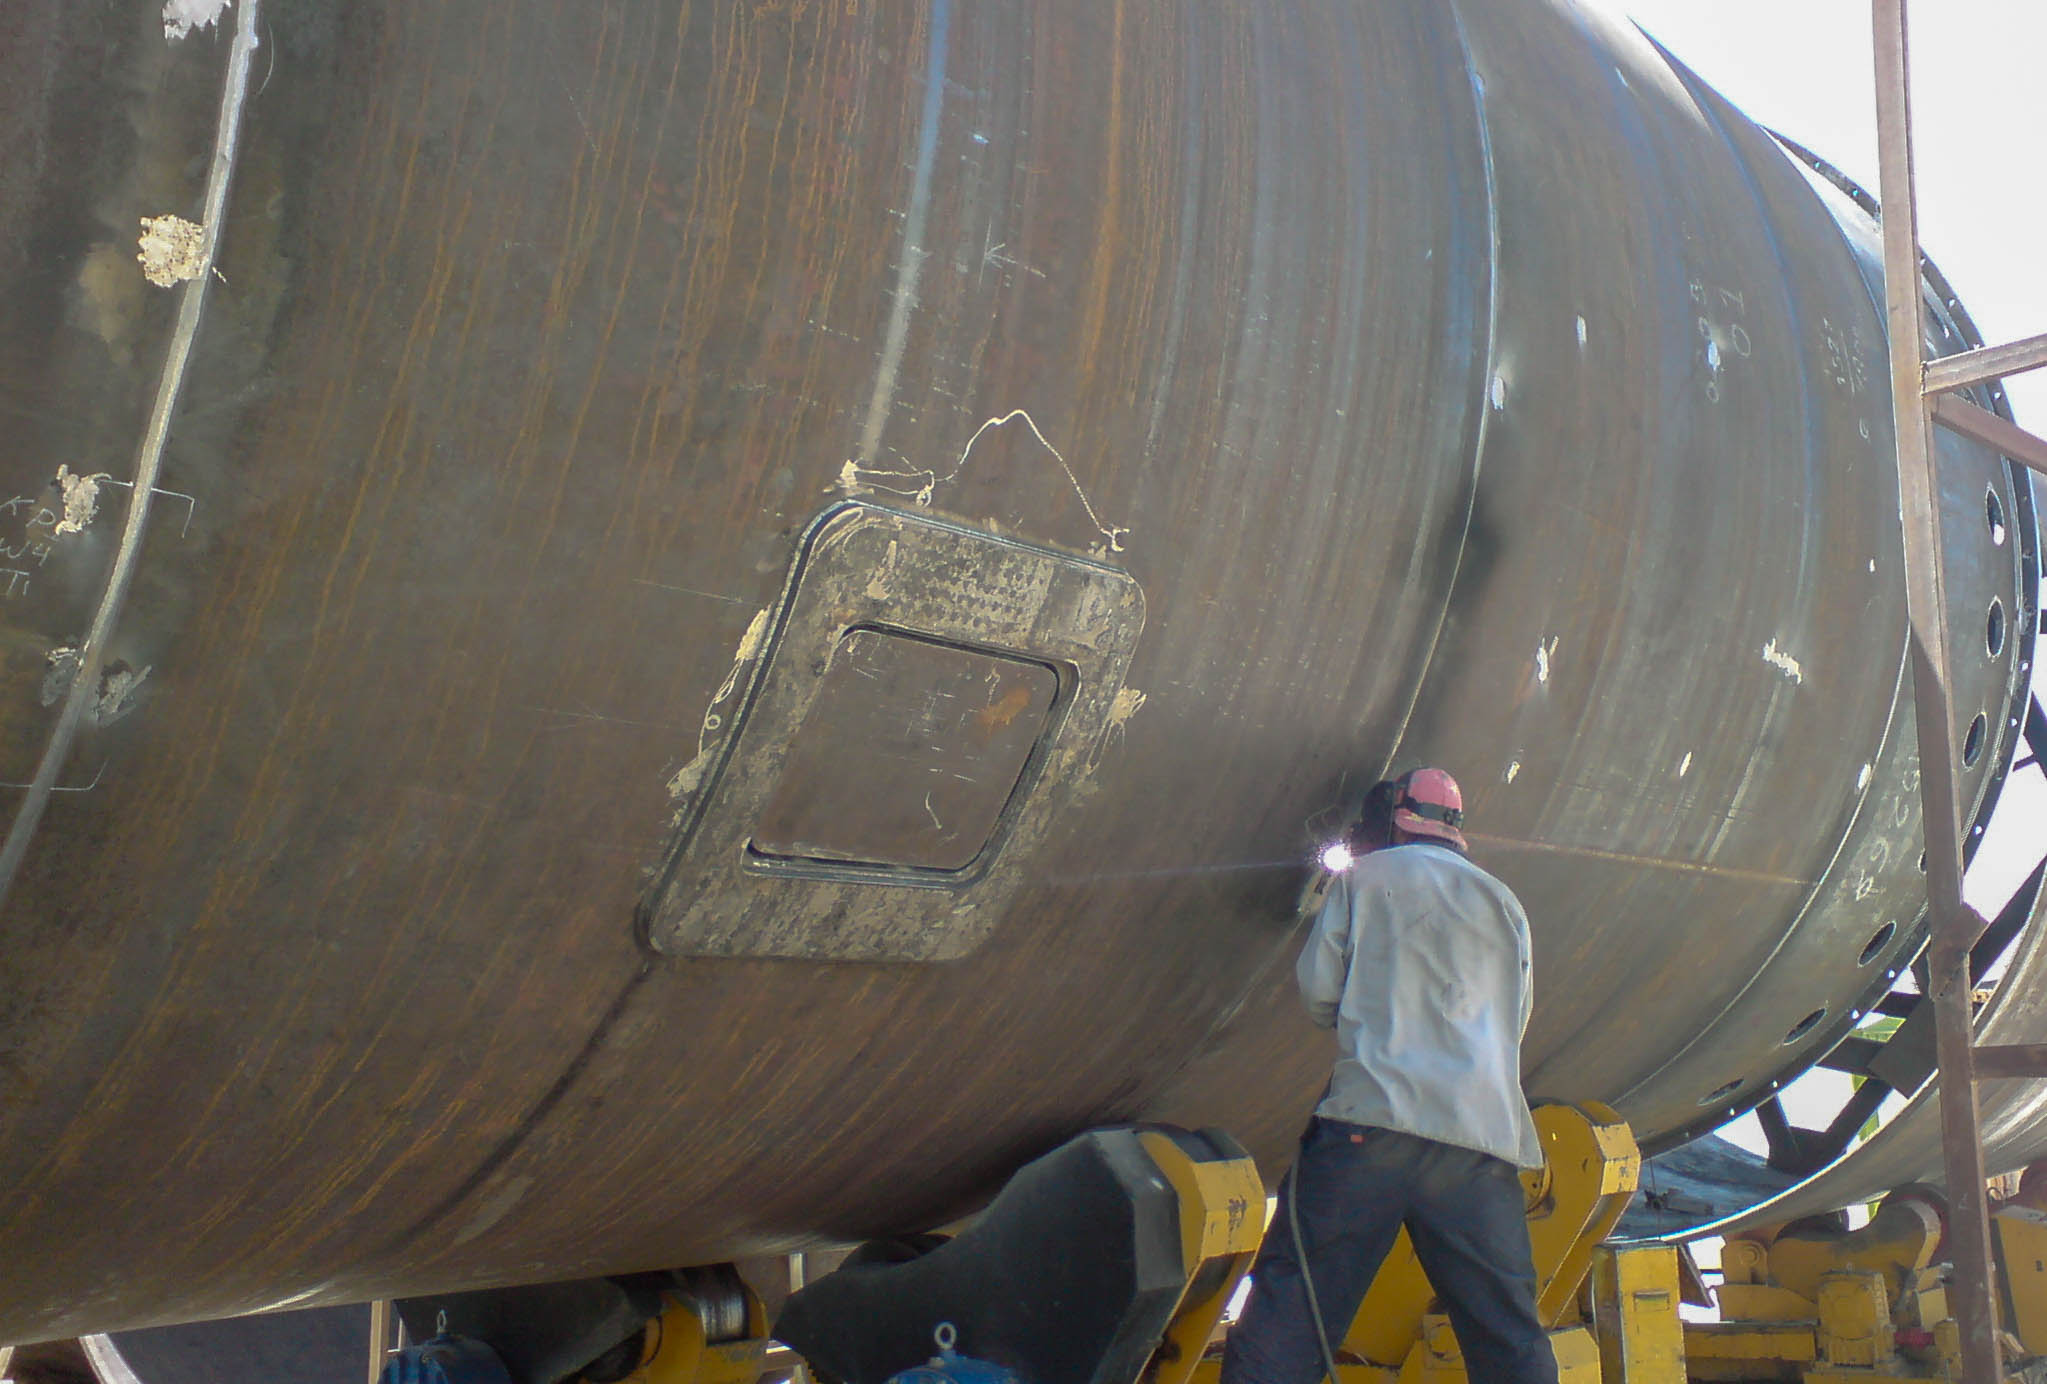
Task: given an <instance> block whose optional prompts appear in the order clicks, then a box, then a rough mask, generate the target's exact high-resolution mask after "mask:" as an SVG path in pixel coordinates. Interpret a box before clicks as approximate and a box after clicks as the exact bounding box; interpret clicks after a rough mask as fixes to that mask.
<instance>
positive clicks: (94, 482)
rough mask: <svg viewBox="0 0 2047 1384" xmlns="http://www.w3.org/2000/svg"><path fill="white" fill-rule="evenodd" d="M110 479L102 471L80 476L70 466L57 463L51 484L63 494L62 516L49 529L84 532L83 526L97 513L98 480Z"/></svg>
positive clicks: (61, 531)
mask: <svg viewBox="0 0 2047 1384" xmlns="http://www.w3.org/2000/svg"><path fill="white" fill-rule="evenodd" d="M109 479H111V478H110V477H109V476H108V475H107V474H106V472H104V471H102V472H100V473H99V474H98V475H95V476H81V475H79V474H77V473H76V472H75V471H73V470H72V469H71V468H70V467H68V466H64V465H61V464H60V465H59V466H58V467H57V479H56V480H55V481H54V482H53V484H54V485H55V486H56V487H57V489H58V490H60V491H62V492H63V495H64V517H63V518H61V519H59V520H58V521H57V526H56V527H55V528H54V529H51V530H50V532H51V533H53V534H66V533H84V532H85V526H86V525H87V524H90V523H91V522H92V519H93V516H94V515H95V514H97V513H99V507H100V482H102V481H105V480H109Z"/></svg>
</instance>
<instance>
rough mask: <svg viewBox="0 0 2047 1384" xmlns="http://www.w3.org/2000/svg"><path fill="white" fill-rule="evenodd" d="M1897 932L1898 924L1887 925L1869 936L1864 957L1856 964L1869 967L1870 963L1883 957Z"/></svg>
mask: <svg viewBox="0 0 2047 1384" xmlns="http://www.w3.org/2000/svg"><path fill="white" fill-rule="evenodd" d="M1897 932H1898V925H1897V924H1896V923H1885V924H1884V925H1883V926H1882V927H1880V928H1878V929H1877V930H1876V931H1875V932H1872V933H1871V934H1869V940H1868V941H1867V942H1865V943H1863V945H1862V955H1861V956H1859V957H1857V958H1856V959H1855V964H1856V965H1858V966H1867V965H1868V964H1869V963H1870V962H1872V961H1874V960H1876V959H1877V958H1878V957H1879V956H1882V955H1883V953H1884V948H1885V947H1888V946H1889V945H1890V944H1891V938H1892V937H1894V936H1896V935H1897Z"/></svg>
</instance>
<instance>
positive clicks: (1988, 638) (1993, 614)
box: [1983, 596, 2004, 658]
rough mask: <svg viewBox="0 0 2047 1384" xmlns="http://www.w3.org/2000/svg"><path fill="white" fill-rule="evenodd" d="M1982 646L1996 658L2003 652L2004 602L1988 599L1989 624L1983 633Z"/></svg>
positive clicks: (1994, 598) (1992, 598)
mask: <svg viewBox="0 0 2047 1384" xmlns="http://www.w3.org/2000/svg"><path fill="white" fill-rule="evenodd" d="M1983 646H1984V647H1985V648H1987V649H1989V650H1990V656H1991V657H1992V658H1996V657H1997V656H1998V655H1999V654H2001V653H2003V652H2004V602H2003V601H2000V600H1998V599H1997V598H1996V597H1994V596H1993V597H1991V599H1990V623H1989V625H1988V626H1987V627H1986V628H1985V629H1984V631H1983Z"/></svg>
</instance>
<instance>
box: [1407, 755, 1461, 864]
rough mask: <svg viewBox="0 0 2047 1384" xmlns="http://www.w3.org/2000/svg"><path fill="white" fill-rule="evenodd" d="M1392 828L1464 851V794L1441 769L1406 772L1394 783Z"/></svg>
mask: <svg viewBox="0 0 2047 1384" xmlns="http://www.w3.org/2000/svg"><path fill="white" fill-rule="evenodd" d="M1394 783H1395V785H1396V786H1397V787H1398V789H1399V792H1398V794H1397V796H1396V797H1395V798H1394V800H1393V825H1394V826H1396V827H1398V828H1400V830H1402V831H1404V832H1406V833H1407V834H1408V835H1410V836H1421V837H1427V838H1429V839H1431V840H1435V841H1443V842H1447V843H1448V844H1450V845H1452V846H1455V847H1456V848H1457V849H1458V850H1460V851H1461V850H1463V849H1465V845H1464V833H1463V832H1462V831H1461V830H1459V828H1461V827H1462V826H1463V825H1464V794H1463V792H1462V791H1460V790H1459V789H1458V787H1457V780H1456V779H1454V778H1451V777H1450V776H1449V775H1448V774H1446V773H1444V772H1443V771H1442V770H1441V769H1410V770H1408V771H1407V772H1406V773H1404V774H1402V775H1401V776H1400V777H1399V778H1397V779H1395V780H1394Z"/></svg>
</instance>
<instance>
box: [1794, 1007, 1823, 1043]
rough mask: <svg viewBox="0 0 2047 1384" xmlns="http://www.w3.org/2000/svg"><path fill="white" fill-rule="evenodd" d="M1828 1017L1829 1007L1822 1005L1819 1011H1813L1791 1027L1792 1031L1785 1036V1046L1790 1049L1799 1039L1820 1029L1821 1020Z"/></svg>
mask: <svg viewBox="0 0 2047 1384" xmlns="http://www.w3.org/2000/svg"><path fill="white" fill-rule="evenodd" d="M1826 1017H1827V1007H1826V1006H1825V1005H1821V1006H1820V1007H1819V1008H1818V1009H1815V1010H1813V1012H1812V1013H1810V1014H1808V1015H1806V1016H1805V1017H1804V1018H1803V1019H1800V1020H1799V1021H1798V1022H1797V1023H1795V1024H1793V1025H1792V1026H1791V1031H1790V1032H1789V1033H1787V1034H1785V1035H1784V1046H1785V1047H1787V1048H1788V1047H1790V1046H1791V1045H1792V1044H1793V1043H1795V1042H1797V1041H1798V1040H1799V1039H1801V1038H1803V1037H1805V1035H1806V1034H1808V1033H1810V1032H1812V1031H1813V1030H1814V1029H1816V1028H1818V1027H1819V1026H1820V1020H1821V1019H1824V1018H1826Z"/></svg>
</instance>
